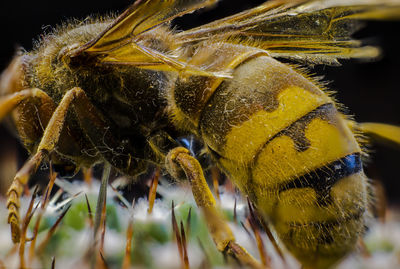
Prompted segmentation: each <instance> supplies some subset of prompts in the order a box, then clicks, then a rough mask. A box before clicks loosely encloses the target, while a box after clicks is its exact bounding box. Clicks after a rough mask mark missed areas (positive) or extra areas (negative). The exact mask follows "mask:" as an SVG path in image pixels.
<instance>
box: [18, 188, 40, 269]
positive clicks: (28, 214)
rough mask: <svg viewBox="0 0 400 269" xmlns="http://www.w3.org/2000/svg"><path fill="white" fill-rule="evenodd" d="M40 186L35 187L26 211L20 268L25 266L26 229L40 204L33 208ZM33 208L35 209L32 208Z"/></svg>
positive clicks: (20, 247) (21, 242)
mask: <svg viewBox="0 0 400 269" xmlns="http://www.w3.org/2000/svg"><path fill="white" fill-rule="evenodd" d="M37 190H38V186H36V187H35V190H34V191H33V194H32V197H31V201H30V202H29V207H28V210H27V211H26V214H25V217H24V220H23V221H22V229H21V239H20V245H19V263H20V268H25V258H24V256H25V242H26V231H27V229H28V225H29V223H30V221H31V219H32V216H33V214H34V213H35V211H36V209H37V208H38V206H39V204H38V205H36V207H35V209H33V204H34V202H35V196H36V194H37ZM32 209H33V210H32Z"/></svg>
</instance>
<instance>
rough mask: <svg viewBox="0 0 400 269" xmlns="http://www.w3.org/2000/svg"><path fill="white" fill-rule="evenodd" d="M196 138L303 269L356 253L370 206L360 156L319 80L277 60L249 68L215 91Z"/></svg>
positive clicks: (247, 65)
mask: <svg viewBox="0 0 400 269" xmlns="http://www.w3.org/2000/svg"><path fill="white" fill-rule="evenodd" d="M198 129H199V132H200V135H201V137H202V138H203V139H204V141H205V143H206V145H207V146H208V147H209V149H210V151H211V152H212V154H213V155H214V157H215V158H216V159H217V160H218V163H219V165H220V166H221V168H222V169H223V170H224V171H225V172H226V173H227V174H228V175H229V177H230V178H231V179H232V180H233V182H234V183H235V184H236V186H237V187H238V188H239V189H240V190H241V191H242V192H243V193H245V194H247V195H248V196H249V198H250V200H251V201H252V202H253V203H254V204H255V205H256V207H257V208H258V210H259V211H260V212H261V213H262V214H263V216H264V217H265V218H266V219H268V220H269V221H270V222H271V223H272V224H273V225H274V227H275V230H276V231H277V233H278V235H279V237H280V239H281V240H282V241H283V242H284V243H285V245H286V247H287V248H288V249H289V250H290V251H291V252H292V253H293V254H294V255H295V256H296V257H297V258H298V259H299V260H300V261H301V262H302V263H303V265H306V266H310V267H316V268H317V267H318V268H320V267H321V268H324V267H326V266H328V265H330V264H332V263H334V262H336V261H337V260H338V259H339V258H341V257H342V256H344V255H345V254H346V253H348V252H349V250H350V249H352V248H353V247H354V245H355V243H356V241H357V239H358V237H359V235H360V234H361V233H362V232H363V227H364V215H365V211H366V205H367V190H366V187H367V183H366V178H365V176H364V174H363V171H362V164H361V160H360V154H361V150H360V147H359V145H358V143H357V141H356V140H355V138H354V135H353V133H352V132H351V131H350V130H349V129H348V127H347V126H346V124H345V120H344V118H343V116H342V115H341V114H340V113H339V112H338V111H337V110H336V107H335V104H334V102H333V101H332V99H331V98H330V97H329V96H328V95H326V94H325V93H324V92H323V91H322V90H320V88H319V87H318V86H317V85H316V84H315V83H314V82H313V81H312V80H310V79H308V78H307V77H305V76H303V75H302V74H301V73H299V72H297V71H295V70H294V69H292V68H290V67H289V66H287V65H284V64H282V63H280V62H278V61H276V60H274V59H272V58H270V57H267V56H261V57H257V58H253V59H250V60H248V61H246V62H244V63H243V64H241V65H240V66H238V67H237V68H236V69H235V72H234V74H233V79H230V80H226V81H224V82H223V83H221V84H220V85H219V87H218V88H217V89H216V90H215V92H214V93H213V95H212V96H211V97H210V99H209V100H208V101H207V103H206V105H205V106H204V109H203V110H202V112H201V115H200V116H199V121H198Z"/></svg>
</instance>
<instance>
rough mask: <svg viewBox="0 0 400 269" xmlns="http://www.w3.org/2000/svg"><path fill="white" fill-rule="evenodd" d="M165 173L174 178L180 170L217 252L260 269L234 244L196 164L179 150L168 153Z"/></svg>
mask: <svg viewBox="0 0 400 269" xmlns="http://www.w3.org/2000/svg"><path fill="white" fill-rule="evenodd" d="M165 165H166V168H167V170H168V172H169V173H170V174H171V175H172V176H174V177H176V176H178V175H179V171H181V170H183V171H184V172H185V174H186V177H187V179H188V180H189V181H190V183H191V186H192V192H193V196H194V199H195V201H196V204H197V206H198V207H199V208H200V209H201V210H202V212H203V215H204V217H205V219H206V222H207V225H208V230H209V232H210V234H211V236H212V238H213V240H214V242H215V244H216V246H217V249H218V250H219V251H221V252H224V253H227V254H229V255H231V256H233V257H234V258H235V259H237V260H238V261H239V262H240V263H241V264H242V265H245V266H249V267H251V268H262V266H261V264H260V263H259V262H257V261H256V260H255V259H254V258H253V257H252V256H251V255H250V254H249V253H248V252H247V251H246V250H245V249H244V248H243V247H241V246H240V245H239V244H237V243H236V242H235V237H234V236H233V233H232V231H231V229H230V228H229V226H228V224H227V223H226V221H225V220H224V218H223V216H222V214H221V212H220V211H219V209H218V208H217V206H216V202H215V199H214V197H213V195H212V193H211V190H210V189H209V187H208V185H207V182H206V180H205V178H204V174H203V169H202V168H201V165H200V163H199V162H198V161H197V160H196V159H195V158H194V157H193V156H191V155H190V153H189V150H188V149H186V148H183V147H177V148H174V149H172V150H171V151H170V152H169V153H168V155H167V157H166V163H165Z"/></svg>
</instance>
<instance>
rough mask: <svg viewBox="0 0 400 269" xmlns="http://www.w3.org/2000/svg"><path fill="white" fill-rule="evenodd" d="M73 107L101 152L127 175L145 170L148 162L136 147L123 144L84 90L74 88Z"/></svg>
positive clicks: (93, 143) (92, 141)
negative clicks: (139, 156) (140, 156)
mask: <svg viewBox="0 0 400 269" xmlns="http://www.w3.org/2000/svg"><path fill="white" fill-rule="evenodd" d="M74 98H75V99H74V102H73V109H74V112H75V116H76V118H77V119H78V121H79V124H80V127H81V128H82V130H83V131H84V133H85V134H86V136H87V137H88V138H89V140H90V142H91V143H92V145H93V146H94V147H95V148H96V149H97V150H98V152H99V154H100V155H101V156H102V157H103V158H104V159H105V160H106V161H107V162H109V163H110V164H111V165H112V166H113V167H114V168H116V169H118V170H119V171H120V172H121V173H123V174H125V175H131V176H136V175H139V174H141V173H142V172H145V171H146V169H147V165H148V162H147V161H146V160H144V159H140V158H137V156H136V155H137V154H135V152H134V149H133V148H132V147H129V145H123V144H122V143H121V141H119V139H118V138H117V137H115V134H114V133H113V132H112V128H110V126H111V124H110V122H108V121H107V120H106V119H105V117H103V114H102V113H101V112H100V111H99V110H98V109H97V108H96V107H95V106H94V105H93V104H92V102H91V101H90V100H89V98H88V97H87V95H86V93H85V91H84V90H82V89H80V88H75V89H74Z"/></svg>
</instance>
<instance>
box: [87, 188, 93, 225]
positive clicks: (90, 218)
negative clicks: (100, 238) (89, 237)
mask: <svg viewBox="0 0 400 269" xmlns="http://www.w3.org/2000/svg"><path fill="white" fill-rule="evenodd" d="M85 199H86V206H87V209H88V216H89V225H90V228H93V226H94V222H93V213H92V208H91V207H90V203H89V200H88V197H87V195H86V193H85Z"/></svg>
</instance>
